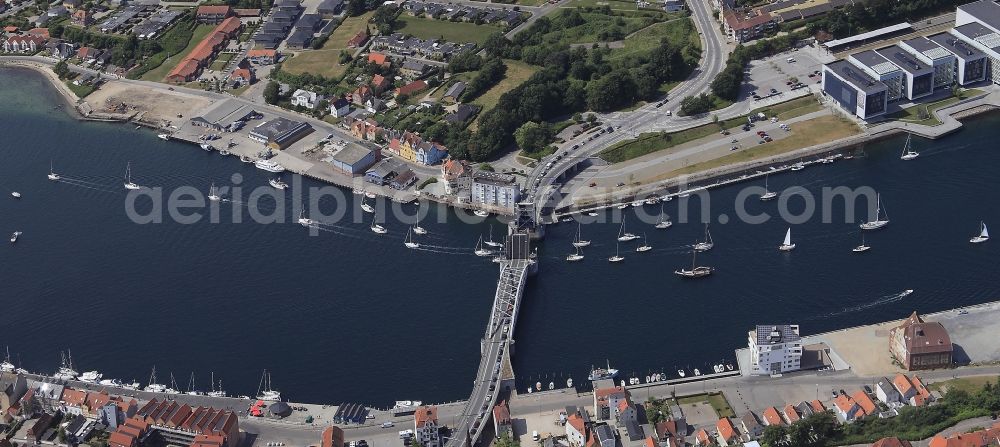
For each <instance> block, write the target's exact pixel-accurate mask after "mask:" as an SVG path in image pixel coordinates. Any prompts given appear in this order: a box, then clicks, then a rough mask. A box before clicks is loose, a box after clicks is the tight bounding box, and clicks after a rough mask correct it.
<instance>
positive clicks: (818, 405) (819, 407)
mask: <svg viewBox="0 0 1000 447" xmlns="http://www.w3.org/2000/svg"><path fill="white" fill-rule="evenodd" d="M809 406H810V407H812V409H813V411H815V412H817V413H820V412H823V411H826V407H824V406H823V402H820V401H818V400H814V401H812V402H809Z"/></svg>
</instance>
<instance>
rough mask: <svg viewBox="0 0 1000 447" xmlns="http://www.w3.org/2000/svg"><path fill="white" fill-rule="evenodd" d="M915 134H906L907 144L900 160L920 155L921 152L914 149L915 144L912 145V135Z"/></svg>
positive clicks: (911, 158)
mask: <svg viewBox="0 0 1000 447" xmlns="http://www.w3.org/2000/svg"><path fill="white" fill-rule="evenodd" d="M912 136H913V134H906V144H905V145H904V146H903V155H900V156H899V159H900V160H913V159H914V158H917V157H919V156H920V153H919V152H917V151H915V150H913V146H911V145H910V137H912Z"/></svg>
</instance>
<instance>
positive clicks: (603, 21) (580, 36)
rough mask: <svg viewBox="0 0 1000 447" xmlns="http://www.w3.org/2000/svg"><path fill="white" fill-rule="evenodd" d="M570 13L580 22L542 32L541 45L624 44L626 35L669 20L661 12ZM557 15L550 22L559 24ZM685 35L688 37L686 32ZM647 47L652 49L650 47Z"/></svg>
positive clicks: (578, 11) (565, 12)
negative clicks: (574, 14)
mask: <svg viewBox="0 0 1000 447" xmlns="http://www.w3.org/2000/svg"><path fill="white" fill-rule="evenodd" d="M569 11H570V10H569V9H564V10H563V11H562V13H561V14H568V13H569ZM574 12H575V13H578V14H579V15H580V18H582V19H583V20H582V23H580V24H579V25H576V26H570V27H563V28H556V29H555V30H554V31H552V32H549V33H546V34H545V42H547V43H564V44H567V45H568V44H574V43H593V42H613V41H619V40H623V39H625V41H626V42H628V41H629V40H631V39H626V37H627V36H629V35H630V34H632V33H635V32H637V31H639V30H643V29H644V28H646V27H649V26H651V25H653V24H656V23H658V22H662V21H664V20H667V19H670V18H672V17H671V16H670V15H668V14H665V13H655V12H646V11H643V12H634V11H633V12H616V13H615V15H608V14H605V13H603V12H587V11H585V10H577V11H574ZM561 14H558V15H556V17H555V18H553V20H554V21H560V22H561V21H563V20H564V17H562V16H561ZM667 28H669V27H667ZM663 32H669V31H663ZM688 32H689V34H690V30H688ZM696 37H697V35H696ZM685 38H689V37H685ZM638 40H642V39H638ZM658 43H659V40H658V39H654V42H653V44H654V45H655V44H658ZM649 48H652V46H650V47H649Z"/></svg>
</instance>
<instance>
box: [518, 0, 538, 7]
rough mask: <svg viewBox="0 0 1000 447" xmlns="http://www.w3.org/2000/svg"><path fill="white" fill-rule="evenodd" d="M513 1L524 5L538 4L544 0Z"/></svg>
mask: <svg viewBox="0 0 1000 447" xmlns="http://www.w3.org/2000/svg"><path fill="white" fill-rule="evenodd" d="M514 3H516V4H518V5H524V6H539V5H541V4H543V3H545V0H517V1H516V2H514Z"/></svg>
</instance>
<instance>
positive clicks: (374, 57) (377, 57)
mask: <svg viewBox="0 0 1000 447" xmlns="http://www.w3.org/2000/svg"><path fill="white" fill-rule="evenodd" d="M387 61H388V56H386V55H384V54H382V53H377V52H375V51H372V52H371V53H368V63H369V64H378V65H385V63H386V62H387Z"/></svg>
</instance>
